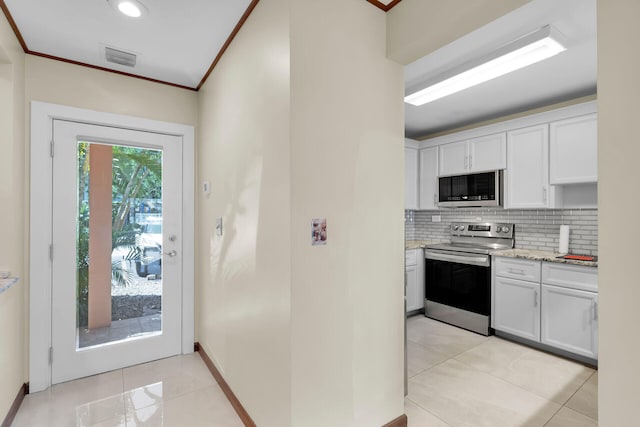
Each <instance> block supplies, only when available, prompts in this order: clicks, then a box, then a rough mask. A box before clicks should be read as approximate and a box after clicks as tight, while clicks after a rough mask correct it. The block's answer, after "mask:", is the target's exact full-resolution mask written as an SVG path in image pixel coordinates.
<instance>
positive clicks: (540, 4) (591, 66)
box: [405, 0, 597, 139]
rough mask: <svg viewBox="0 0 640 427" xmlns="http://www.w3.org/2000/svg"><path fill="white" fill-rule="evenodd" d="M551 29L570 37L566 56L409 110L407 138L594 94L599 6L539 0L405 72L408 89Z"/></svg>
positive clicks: (586, 0)
mask: <svg viewBox="0 0 640 427" xmlns="http://www.w3.org/2000/svg"><path fill="white" fill-rule="evenodd" d="M547 24H551V25H552V26H553V27H555V28H556V29H557V30H559V31H560V32H561V33H562V34H563V35H564V36H565V37H566V47H567V50H566V51H565V52H563V53H561V54H559V55H556V56H554V57H552V58H550V59H548V60H545V61H542V62H539V63H537V64H534V65H531V66H529V67H526V68H524V69H521V70H518V71H516V72H513V73H511V74H508V75H505V76H502V77H499V78H497V79H494V80H492V81H489V82H486V83H483V84H481V85H478V86H476V87H474V88H470V89H467V90H464V91H462V92H459V93H457V94H453V95H450V96H448V97H445V98H442V99H439V100H437V101H434V102H431V103H428V104H425V105H423V106H420V107H416V106H413V105H410V104H405V132H406V136H407V137H408V138H414V139H420V138H423V137H425V136H427V135H429V134H434V133H437V132H441V131H445V130H449V129H453V128H456V127H459V126H464V125H468V124H471V123H475V122H479V121H483V120H489V119H492V118H496V117H500V116H504V115H506V114H511V113H517V112H521V111H526V110H529V109H532V108H537V107H541V106H544V105H549V104H553V103H556V102H561V101H565V100H568V99H573V98H577V97H580V96H585V95H591V94H594V93H595V92H596V75H597V70H596V58H597V56H596V0H562V1H558V0H534V1H532V2H530V3H528V4H526V5H525V6H523V7H521V8H519V9H517V10H515V11H514V12H512V13H509V14H507V15H505V16H503V17H502V18H499V19H498V20H496V21H494V22H492V23H490V24H488V25H486V26H484V27H482V28H480V29H478V30H476V31H474V32H472V33H470V34H468V35H466V36H464V37H462V38H461V39H459V40H456V41H455V42H453V43H451V44H449V45H447V46H445V47H443V48H441V49H439V50H437V51H435V52H433V53H432V54H430V55H428V56H426V57H424V58H422V59H419V60H418V61H416V62H414V63H412V64H409V65H408V66H406V67H405V88H409V87H416V86H419V85H420V83H423V84H424V83H426V82H429V81H433V80H437V76H438V75H439V74H442V73H444V72H446V71H447V70H449V69H451V68H455V67H456V66H458V65H460V64H461V63H464V62H466V61H468V60H469V59H472V58H476V57H478V56H482V55H483V54H485V53H487V52H490V51H491V50H493V49H495V48H497V47H499V46H501V45H503V44H506V43H508V42H510V41H512V40H514V39H516V38H518V37H519V36H522V35H524V34H527V33H529V32H531V31H534V30H536V29H538V28H541V27H543V26H545V25H547ZM425 86H426V85H425ZM407 93H408V92H407Z"/></svg>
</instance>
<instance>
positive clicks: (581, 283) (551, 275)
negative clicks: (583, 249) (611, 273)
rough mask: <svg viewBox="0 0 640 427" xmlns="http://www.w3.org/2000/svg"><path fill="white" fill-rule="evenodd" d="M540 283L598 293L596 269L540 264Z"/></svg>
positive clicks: (550, 263)
mask: <svg viewBox="0 0 640 427" xmlns="http://www.w3.org/2000/svg"><path fill="white" fill-rule="evenodd" d="M542 283H544V284H545V285H555V286H562V287H564V288H570V289H579V290H583V291H590V292H598V269H597V268H595V267H586V266H583V265H568V264H557V263H552V262H543V263H542Z"/></svg>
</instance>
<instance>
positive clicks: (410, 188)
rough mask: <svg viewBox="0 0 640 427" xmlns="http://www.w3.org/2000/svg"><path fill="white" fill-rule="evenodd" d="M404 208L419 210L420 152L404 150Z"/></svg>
mask: <svg viewBox="0 0 640 427" xmlns="http://www.w3.org/2000/svg"><path fill="white" fill-rule="evenodd" d="M404 208H405V209H410V210H415V209H418V150H416V149H415V148H408V147H405V149H404Z"/></svg>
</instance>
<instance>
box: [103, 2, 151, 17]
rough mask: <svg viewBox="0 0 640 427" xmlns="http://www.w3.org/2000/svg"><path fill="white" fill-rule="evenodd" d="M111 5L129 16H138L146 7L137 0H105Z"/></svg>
mask: <svg viewBox="0 0 640 427" xmlns="http://www.w3.org/2000/svg"><path fill="white" fill-rule="evenodd" d="M107 1H108V2H109V4H111V7H113V8H114V9H116V10H117V11H118V12H120V13H122V14H124V15H127V16H129V17H131V18H140V17H141V16H142V15H143V14H144V13H145V12H146V8H145V7H144V5H143V4H142V3H140V2H139V1H138V0H107Z"/></svg>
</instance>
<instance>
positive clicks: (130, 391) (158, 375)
mask: <svg viewBox="0 0 640 427" xmlns="http://www.w3.org/2000/svg"><path fill="white" fill-rule="evenodd" d="M12 426H13V427H45V426H46V427H48V426H51V427H66V426H69V427H72V426H73V427H79V426H83V427H84V426H96V427H98V426H99V427H130V426H154V427H155V426H163V427H174V426H175V427H183V426H189V427H200V426H203V427H204V426H215V427H242V426H243V424H242V422H241V421H240V418H239V417H238V416H237V414H236V413H235V411H234V410H233V408H232V406H231V404H230V403H229V401H228V400H227V398H226V396H225V395H224V393H223V392H222V390H221V389H220V387H219V386H218V385H217V383H216V382H215V380H214V379H213V377H212V376H211V374H210V373H209V370H208V369H207V367H206V366H205V364H204V362H203V361H202V359H201V358H200V355H199V354H198V353H193V354H189V355H184V356H176V357H170V358H167V359H162V360H158V361H155V362H150V363H145V364H142V365H137V366H132V367H130V368H125V369H119V370H116V371H112V372H107V373H105V374H101V375H95V376H92V377H88V378H82V379H79V380H75V381H70V382H67V383H62V384H57V385H54V386H53V387H51V388H50V389H48V390H46V391H42V392H39V393H33V394H29V395H27V396H26V397H25V400H24V401H23V403H22V405H21V406H20V409H19V410H18V414H17V415H16V418H15V419H14V422H13V424H12Z"/></svg>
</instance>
